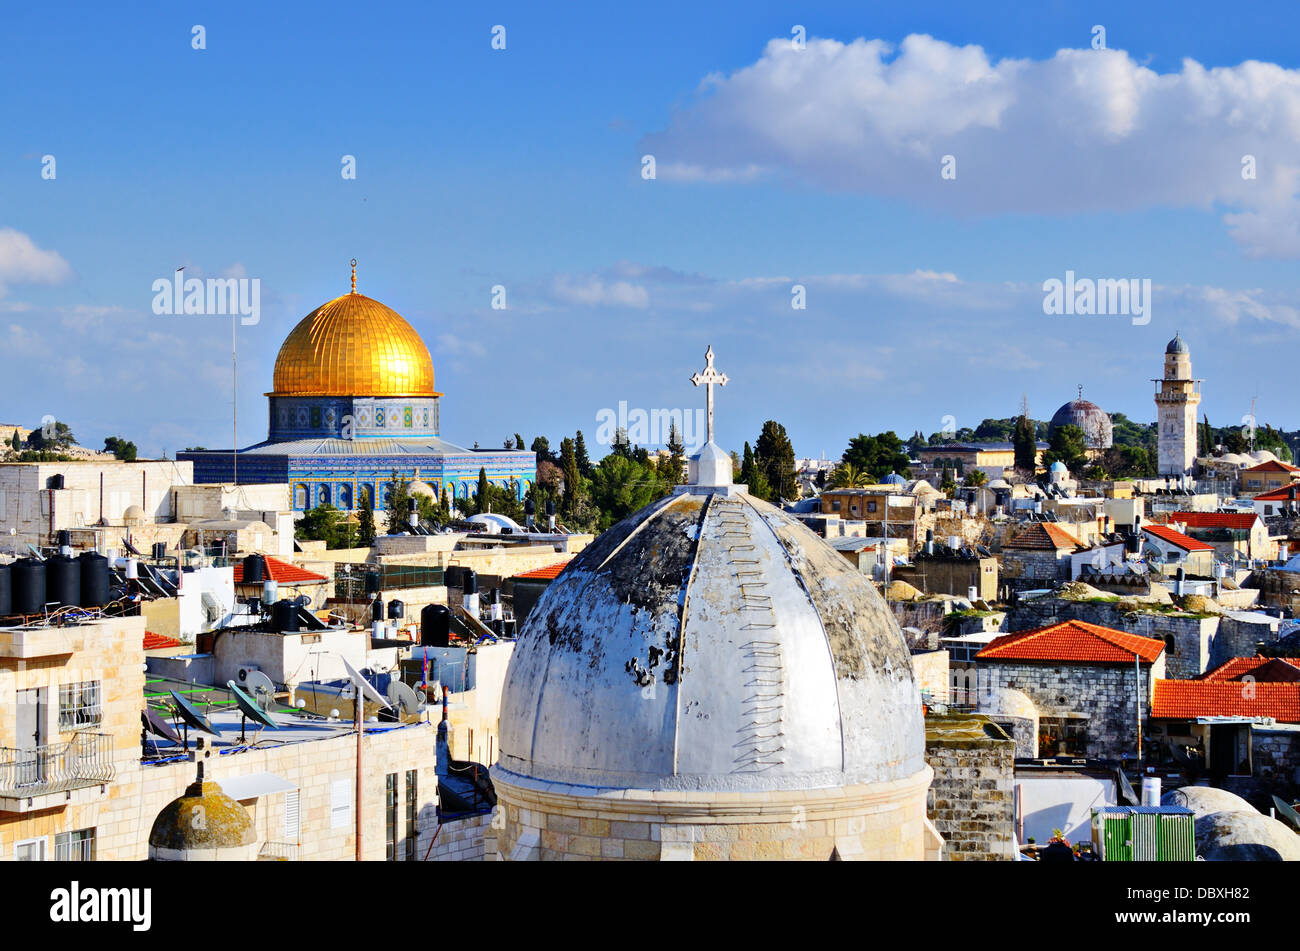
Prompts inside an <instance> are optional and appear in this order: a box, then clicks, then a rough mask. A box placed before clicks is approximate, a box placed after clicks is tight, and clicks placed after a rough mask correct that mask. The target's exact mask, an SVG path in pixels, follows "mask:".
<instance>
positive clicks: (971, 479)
mask: <svg viewBox="0 0 1300 951" xmlns="http://www.w3.org/2000/svg"><path fill="white" fill-rule="evenodd" d="M988 481H989V477H988V473H986V472H985V471H984V470H983V469H972V470H971V471H970V472H968V473H966V482H965V484H966V485H968V486H973V487H974V486H981V485H983V484H984V483H986V482H988Z"/></svg>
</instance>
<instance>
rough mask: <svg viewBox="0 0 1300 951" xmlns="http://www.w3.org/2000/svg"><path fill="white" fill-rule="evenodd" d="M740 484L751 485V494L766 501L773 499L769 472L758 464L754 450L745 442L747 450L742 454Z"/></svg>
mask: <svg viewBox="0 0 1300 951" xmlns="http://www.w3.org/2000/svg"><path fill="white" fill-rule="evenodd" d="M740 484H741V485H747V486H749V494H750V495H752V496H753V497H754V498H756V499H762V500H763V501H764V502H771V501H772V485H771V483H769V482H768V481H767V473H766V472H764V471H763V469H762V467H761V466H759V464H758V459H757V457H756V456H755V454H754V451H753V450H752V449H750V448H749V443H745V452H744V455H742V456H741V463H740Z"/></svg>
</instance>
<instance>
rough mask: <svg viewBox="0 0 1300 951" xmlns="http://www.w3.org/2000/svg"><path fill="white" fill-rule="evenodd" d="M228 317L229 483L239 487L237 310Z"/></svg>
mask: <svg viewBox="0 0 1300 951" xmlns="http://www.w3.org/2000/svg"><path fill="white" fill-rule="evenodd" d="M234 310H235V313H232V314H231V315H230V460H231V470H230V472H231V482H232V483H233V484H234V485H239V361H238V346H237V344H236V339H235V331H236V330H237V329H238V328H239V313H238V311H239V308H238V307H236V308H235V309H234Z"/></svg>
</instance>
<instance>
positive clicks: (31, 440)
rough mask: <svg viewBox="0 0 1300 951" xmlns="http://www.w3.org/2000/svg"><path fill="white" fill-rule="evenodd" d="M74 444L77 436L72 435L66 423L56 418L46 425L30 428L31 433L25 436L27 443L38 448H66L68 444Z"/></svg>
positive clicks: (33, 447)
mask: <svg viewBox="0 0 1300 951" xmlns="http://www.w3.org/2000/svg"><path fill="white" fill-rule="evenodd" d="M76 444H77V437H76V436H74V435H72V430H71V429H70V428H69V427H68V424H67V423H64V422H60V421H58V420H55V421H54V422H53V423H51V424H50V425H49V426H48V427H43V426H38V427H36V428H35V429H33V430H32V434H31V435H30V436H28V437H27V445H28V446H30V447H31V448H32V449H38V450H39V449H44V450H48V451H54V450H59V449H67V448H68V447H69V446H75V445H76Z"/></svg>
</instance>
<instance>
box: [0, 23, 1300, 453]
mask: <svg viewBox="0 0 1300 951" xmlns="http://www.w3.org/2000/svg"><path fill="white" fill-rule="evenodd" d="M466 6H467V7H468V6H469V5H466ZM1130 6H1131V5H1129V4H1121V3H1089V4H1064V3H1025V4H997V3H986V4H979V5H971V4H958V3H953V4H930V5H925V6H924V8H923V9H919V10H917V9H910V8H909V7H907V6H906V5H901V4H888V5H887V4H825V5H822V4H805V5H799V6H798V7H797V9H796V11H795V12H794V13H793V14H792V13H791V8H790V7H789V6H788V5H776V4H743V5H742V4H736V5H731V6H728V7H721V8H719V7H717V6H715V5H701V4H672V3H666V4H654V5H649V6H629V7H628V8H627V9H622V8H621V7H618V8H610V7H608V6H606V5H577V4H566V5H562V6H557V7H556V8H555V9H552V10H544V9H539V8H538V5H536V4H494V5H492V6H490V7H489V8H485V9H482V10H474V9H467V10H463V11H456V10H449V9H446V8H444V7H443V6H440V5H439V6H435V5H432V4H428V3H411V4H402V3H393V4H374V5H371V6H369V7H367V6H365V5H355V4H329V3H313V4H296V3H277V4H254V3H229V2H227V3H221V4H216V3H210V4H204V3H196V4H187V5H185V6H184V7H180V6H177V5H175V4H162V3H159V4H147V3H139V4H133V5H131V6H130V7H129V8H127V12H125V13H124V12H122V11H121V10H110V9H108V8H104V9H98V8H88V9H84V10H83V9H72V10H69V9H64V10H60V9H58V8H50V7H47V6H42V7H40V8H39V9H32V8H31V7H30V5H29V6H25V7H19V8H15V9H11V10H10V11H8V12H7V14H6V29H5V30H4V31H3V33H2V34H0V70H3V71H4V72H5V73H6V75H5V77H4V78H5V86H6V88H9V89H11V90H19V94H18V95H16V96H14V95H11V96H10V97H9V101H8V102H7V104H6V109H5V122H4V129H3V132H0V143H2V144H3V148H2V149H0V345H2V346H3V347H4V349H5V350H6V351H7V353H8V356H9V359H8V360H6V365H7V367H8V370H9V373H8V377H7V383H6V386H5V389H4V396H5V399H4V402H3V406H0V421H3V422H18V423H22V424H24V425H34V424H35V423H36V422H37V421H38V420H39V419H40V418H41V417H42V416H43V415H45V414H47V413H48V414H51V415H55V416H57V417H58V418H60V419H63V420H66V421H67V422H69V423H70V424H71V425H72V427H73V429H74V431H75V432H76V433H77V434H78V436H79V437H80V438H81V441H82V442H83V443H85V444H88V445H98V444H99V442H100V440H102V438H103V437H104V436H105V435H108V434H114V433H120V434H122V435H125V436H127V437H129V438H132V439H134V440H136V441H137V442H138V443H139V444H140V446H141V449H142V450H143V451H144V452H147V453H159V452H161V451H163V450H164V449H166V450H167V451H168V452H174V451H175V450H176V449H178V448H183V447H184V446H186V445H195V444H202V445H206V446H209V447H224V446H226V445H227V444H228V442H229V416H230V370H229V353H228V347H229V336H230V326H229V321H228V320H223V319H220V318H203V317H179V318H178V317H165V316H156V315H154V314H153V313H152V312H151V310H150V303H151V301H152V296H153V295H152V291H151V285H152V282H153V281H154V280H156V279H159V278H169V277H170V276H171V274H172V271H173V269H174V268H176V267H179V266H181V265H182V264H183V265H185V266H186V268H187V273H189V274H192V275H209V276H215V275H222V274H234V275H246V276H248V277H256V278H258V279H259V280H260V281H261V285H262V312H261V320H260V322H259V323H258V324H257V325H256V326H251V327H241V328H240V330H239V337H240V385H239V415H240V418H241V420H242V421H243V422H242V423H241V427H240V436H241V439H240V441H241V442H243V443H251V442H254V441H257V440H259V439H260V438H262V436H263V435H264V431H265V425H264V421H265V400H264V398H263V396H262V394H263V393H264V392H265V391H266V390H268V389H269V388H270V377H271V366H272V364H273V362H274V358H275V352H276V350H277V348H278V346H279V344H280V342H281V340H282V339H283V338H284V336H285V335H286V334H287V333H288V331H289V330H290V329H291V328H292V326H293V325H294V323H296V322H297V320H299V319H301V317H302V316H303V315H305V314H306V313H307V312H308V311H310V310H311V309H312V308H313V307H315V306H316V305H317V304H319V303H321V302H323V301H325V300H327V299H329V298H330V297H332V296H335V295H337V294H339V293H342V292H344V291H345V290H346V289H347V281H348V266H347V262H348V259H349V258H351V257H353V256H355V257H357V258H358V259H359V261H360V264H359V268H358V284H359V289H360V290H361V291H362V292H364V293H367V294H369V295H371V296H373V297H375V298H377V299H379V300H382V301H383V302H385V303H387V304H388V305H389V306H391V307H393V308H395V309H396V310H398V311H399V312H401V313H402V314H403V315H405V316H406V317H407V318H408V319H409V320H410V321H411V322H412V323H413V324H414V325H415V326H416V328H417V329H418V330H419V331H420V332H421V333H422V334H423V335H424V337H425V340H426V341H427V342H428V343H429V346H430V349H431V350H432V352H433V357H434V364H435V368H436V372H437V382H438V388H439V389H440V390H443V391H445V392H446V394H447V396H446V398H445V401H444V406H443V414H442V416H443V428H444V435H446V436H447V437H448V438H450V439H453V440H455V441H458V442H461V443H463V444H466V445H469V444H472V443H473V442H474V441H476V440H477V441H479V442H480V443H481V444H482V445H484V446H489V445H493V444H498V443H499V442H500V440H501V439H502V438H503V437H505V436H507V435H509V434H511V433H514V432H522V433H523V434H524V435H525V436H526V437H527V438H528V439H530V440H531V438H532V436H533V435H535V434H537V433H544V434H547V435H549V436H550V437H551V438H552V440H553V441H556V440H558V438H559V436H561V435H563V434H565V433H569V432H572V431H573V430H574V429H577V428H582V429H584V430H585V431H586V432H587V433H588V435H589V436H591V434H592V433H594V431H595V429H596V417H597V414H598V413H599V412H600V410H601V409H603V408H607V407H616V406H617V405H618V403H619V402H620V401H626V402H627V403H628V405H629V406H631V407H646V408H657V407H666V408H675V407H695V406H700V405H702V404H703V394H702V393H699V392H698V391H695V390H694V388H692V387H691V386H690V384H689V382H688V381H687V378H688V377H689V376H690V374H691V373H692V372H694V371H695V370H697V369H699V367H700V366H702V364H703V351H704V348H705V346H706V345H708V344H710V343H711V344H712V345H713V346H714V348H715V350H716V351H717V355H718V356H717V362H718V366H719V367H720V368H721V369H723V370H725V371H726V372H727V373H728V374H729V375H730V377H731V380H732V382H731V383H730V384H729V385H728V386H727V388H726V390H725V391H723V392H722V393H721V394H719V397H718V421H719V439H720V441H721V442H723V443H724V444H725V445H727V446H729V447H739V445H740V442H741V441H742V440H745V439H750V440H753V439H754V438H755V436H756V435H757V432H758V430H759V428H760V426H761V424H762V421H763V420H764V419H768V418H776V419H778V420H780V421H782V422H783V423H784V424H785V425H786V427H787V429H788V430H789V431H790V433H791V436H792V438H793V439H794V442H795V448H796V451H797V452H798V453H799V454H800V455H816V454H819V453H821V452H823V451H825V452H826V453H827V454H828V455H838V454H839V452H840V451H842V449H843V447H844V445H845V443H846V442H847V440H848V438H849V437H850V436H852V435H853V434H855V433H857V432H859V431H868V432H875V431H878V430H880V429H884V428H893V429H896V430H897V431H899V432H900V433H908V432H910V431H911V430H912V429H914V428H920V429H922V430H923V431H926V432H932V431H935V430H938V429H939V428H940V427H941V425H942V420H943V418H944V417H945V416H949V415H950V416H953V417H954V418H955V419H956V422H957V425H959V426H963V425H975V424H976V423H978V422H979V420H980V419H981V418H983V417H986V416H1009V415H1011V414H1013V413H1014V412H1016V411H1017V409H1018V406H1019V403H1020V398H1021V395H1022V394H1025V395H1026V396H1027V397H1028V399H1029V403H1030V409H1031V412H1033V413H1034V414H1035V415H1037V416H1042V417H1045V416H1047V415H1050V413H1051V412H1052V411H1053V410H1054V409H1055V407H1056V406H1057V405H1059V404H1060V403H1062V402H1064V401H1065V400H1067V399H1069V398H1070V397H1071V396H1072V395H1073V394H1074V392H1075V386H1076V385H1077V384H1082V385H1083V386H1084V393H1085V396H1088V397H1089V398H1091V399H1093V400H1095V401H1097V402H1099V403H1101V404H1102V405H1103V406H1105V407H1106V408H1107V409H1109V410H1118V411H1122V412H1124V413H1127V414H1128V415H1130V416H1131V417H1133V418H1136V419H1149V418H1151V416H1152V410H1153V404H1152V402H1151V392H1152V385H1151V384H1150V383H1149V382H1148V380H1149V378H1150V377H1152V376H1155V375H1157V373H1158V371H1159V367H1160V359H1161V352H1162V350H1163V346H1164V343H1165V342H1166V341H1167V340H1168V339H1169V338H1170V337H1171V336H1172V335H1173V332H1174V331H1175V330H1176V329H1181V331H1182V332H1183V334H1184V336H1185V337H1186V338H1187V339H1188V341H1189V343H1190V344H1191V346H1192V356H1193V361H1194V367H1195V370H1196V371H1197V375H1198V376H1202V377H1204V378H1205V380H1206V382H1205V385H1204V404H1203V408H1204V409H1205V411H1206V412H1207V413H1208V415H1209V417H1210V419H1211V421H1212V422H1213V423H1215V424H1216V425H1225V424H1228V423H1234V422H1236V421H1238V420H1239V419H1240V417H1241V416H1242V415H1243V414H1244V413H1246V412H1247V411H1248V410H1249V408H1250V401H1251V398H1252V397H1258V407H1259V416H1260V419H1261V420H1262V421H1269V422H1272V423H1274V424H1275V425H1281V426H1285V427H1286V428H1297V427H1300V412H1297V411H1296V409H1295V406H1294V403H1293V401H1292V400H1291V399H1290V398H1289V397H1290V392H1291V386H1290V378H1291V374H1290V373H1287V372H1277V371H1278V370H1279V369H1281V368H1282V367H1283V366H1285V364H1284V363H1283V362H1282V361H1279V360H1277V359H1276V356H1275V355H1276V354H1280V353H1285V352H1287V350H1286V349H1285V348H1289V347H1293V346H1294V345H1295V343H1296V339H1295V338H1296V333H1297V328H1298V327H1300V309H1298V305H1297V302H1296V290H1297V283H1298V282H1297V278H1296V274H1297V269H1296V263H1297V258H1300V239H1298V238H1297V235H1296V226H1295V222H1296V220H1297V215H1296V214H1295V212H1296V209H1297V192H1298V191H1300V171H1298V170H1300V62H1298V61H1297V60H1298V59H1300V51H1298V50H1297V47H1296V46H1295V44H1294V42H1293V37H1294V35H1295V31H1296V27H1297V20H1298V19H1300V16H1298V15H1297V10H1296V9H1295V8H1294V5H1290V4H1285V3H1260V4H1251V5H1247V6H1245V7H1237V8H1225V7H1222V6H1221V5H1213V4H1194V3H1192V4H1189V3H1177V4H1175V3H1161V4H1147V5H1143V9H1141V10H1133V9H1130ZM194 24H202V25H203V26H204V27H205V28H206V43H207V48H206V49H204V50H194V49H192V48H191V27H192V26H193V25H194ZM496 24H501V25H503V26H505V28H506V49H504V50H493V49H492V48H491V38H492V37H491V30H492V27H493V26H494V25H496ZM796 24H799V25H802V26H803V27H804V28H805V31H806V35H807V43H806V47H805V48H804V49H803V50H800V51H794V50H793V49H792V48H791V46H790V39H791V35H792V33H791V31H792V27H794V26H795V25H796ZM1094 25H1102V26H1104V27H1105V31H1106V38H1105V39H1106V42H1105V45H1106V47H1107V49H1106V50H1102V51H1098V50H1094V49H1092V48H1091V45H1092V42H1093V32H1092V31H1093V27H1094ZM1188 60H1190V61H1192V62H1191V63H1190V65H1189V64H1188V63H1187V62H1185V61H1188ZM1249 61H1256V62H1254V63H1253V64H1252V63H1250V62H1249ZM1243 64H1246V65H1243ZM647 153H649V154H653V155H655V157H656V162H657V166H658V176H657V178H656V179H655V180H653V181H645V180H643V179H642V177H641V157H642V155H644V154H647ZM944 154H954V155H955V157H956V163H957V164H956V167H957V170H958V171H957V177H956V179H954V180H951V181H946V180H942V179H941V178H940V175H939V159H940V157H941V156H942V155H944ZM1245 154H1250V155H1253V156H1254V157H1255V161H1256V163H1257V166H1258V174H1257V178H1256V179H1254V180H1251V181H1249V182H1247V181H1244V180H1243V179H1242V178H1241V175H1240V164H1239V163H1240V157H1241V156H1242V155H1245ZM45 155H53V156H54V157H55V160H56V162H57V177H56V178H55V179H54V180H45V179H43V178H42V176H41V168H42V157H43V156H45ZM344 155H354V156H355V157H356V163H357V177H356V179H355V180H344V179H343V178H342V177H341V175H340V162H341V158H342V156H344ZM1067 269H1068V270H1073V271H1075V272H1076V273H1077V274H1078V275H1079V276H1088V277H1096V278H1141V279H1149V280H1150V281H1151V282H1152V284H1153V285H1154V290H1153V298H1152V300H1153V304H1152V314H1151V316H1152V319H1151V321H1150V323H1149V324H1147V325H1145V326H1136V325H1134V324H1133V323H1132V322H1131V321H1130V320H1128V319H1127V318H1114V317H1079V316H1074V317H1048V316H1045V315H1044V314H1043V312H1042V307H1041V300H1042V296H1043V294H1042V290H1041V285H1042V283H1043V281H1045V280H1048V279H1050V278H1054V277H1055V278H1063V277H1064V275H1065V272H1066V270H1067ZM796 283H799V284H802V285H804V286H805V287H806V289H807V308H806V309H805V310H801V311H796V310H792V309H791V307H790V301H791V286H792V285H794V284H796ZM497 284H500V285H503V286H504V287H505V288H506V291H507V300H508V309H507V310H505V311H494V310H492V309H490V307H489V299H490V292H491V288H492V286H493V285H497Z"/></svg>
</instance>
